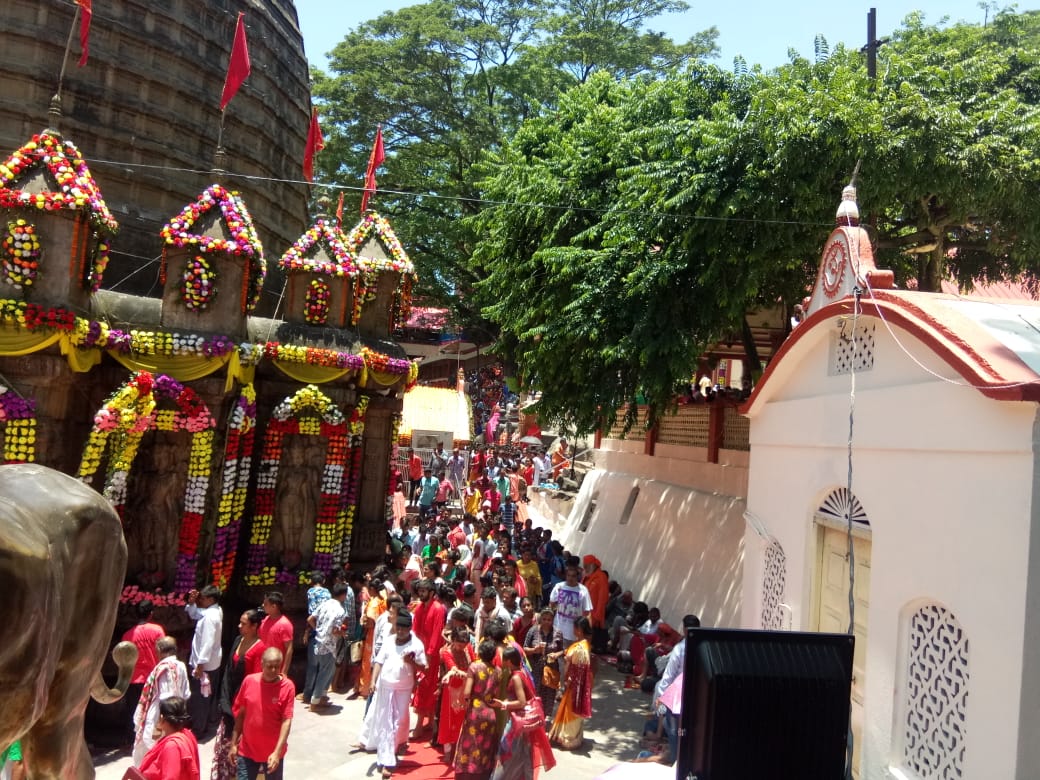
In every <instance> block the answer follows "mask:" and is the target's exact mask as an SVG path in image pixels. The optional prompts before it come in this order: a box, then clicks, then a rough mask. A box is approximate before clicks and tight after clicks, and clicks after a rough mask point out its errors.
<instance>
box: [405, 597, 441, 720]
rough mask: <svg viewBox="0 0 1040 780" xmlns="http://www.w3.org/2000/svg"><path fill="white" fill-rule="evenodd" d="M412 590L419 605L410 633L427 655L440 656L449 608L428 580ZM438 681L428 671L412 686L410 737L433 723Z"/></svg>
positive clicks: (429, 656) (435, 714)
mask: <svg viewBox="0 0 1040 780" xmlns="http://www.w3.org/2000/svg"><path fill="white" fill-rule="evenodd" d="M415 592H416V594H417V595H418V596H419V606H417V607H416V608H415V612H414V614H413V618H414V623H413V624H412V633H414V634H415V636H416V637H417V638H418V639H419V641H420V642H422V645H423V649H424V650H425V651H426V657H427V658H438V659H439V658H440V651H441V645H442V644H443V643H444V636H443V633H442V632H443V631H444V623H445V622H446V621H447V619H448V611H447V609H445V607H444V604H442V603H441V602H440V600H439V599H436V598H434V593H435V592H436V585H434V583H433V582H431V581H430V580H428V579H422V580H419V581H418V582H417V583H415ZM439 682H440V680H439V678H438V676H437V675H436V674H427V675H425V676H424V677H423V678H422V680H421V681H420V682H419V685H418V686H417V687H416V689H415V698H414V700H413V704H414V705H415V714H416V716H417V722H416V724H415V732H414V734H413V735H412V738H413V739H418V738H419V735H420V734H421V733H422V732H423V729H425V728H426V725H427V724H429V725H431V726H432V725H433V719H434V718H435V717H437V684H438V683H439Z"/></svg>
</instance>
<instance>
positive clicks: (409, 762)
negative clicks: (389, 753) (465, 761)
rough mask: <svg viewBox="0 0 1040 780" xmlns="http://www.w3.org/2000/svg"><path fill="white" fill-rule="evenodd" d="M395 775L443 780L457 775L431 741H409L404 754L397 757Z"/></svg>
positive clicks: (412, 778) (411, 779) (416, 778)
mask: <svg viewBox="0 0 1040 780" xmlns="http://www.w3.org/2000/svg"><path fill="white" fill-rule="evenodd" d="M427 739H428V738H427ZM394 777H395V778H396V777H407V778H408V780H434V778H437V779H438V780H443V778H450V777H455V772H454V770H452V768H451V767H450V766H448V765H447V764H445V763H444V756H443V754H442V753H441V751H439V750H436V749H434V748H432V747H430V743H429V741H426V742H418V743H414V742H409V743H408V747H407V748H406V749H405V752H404V755H403V756H398V758H397V768H396V769H395V770H394Z"/></svg>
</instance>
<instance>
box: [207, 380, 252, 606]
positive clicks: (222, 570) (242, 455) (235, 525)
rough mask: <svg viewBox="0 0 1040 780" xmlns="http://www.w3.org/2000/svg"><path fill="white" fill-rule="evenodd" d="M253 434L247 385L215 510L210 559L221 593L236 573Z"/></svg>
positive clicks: (234, 416)
mask: <svg viewBox="0 0 1040 780" xmlns="http://www.w3.org/2000/svg"><path fill="white" fill-rule="evenodd" d="M255 434H256V390H254V389H253V385H252V384H248V385H246V386H245V387H243V388H242V393H241V395H239V397H238V400H237V401H236V402H235V407H234V409H232V410H231V419H230V420H229V421H228V434H227V442H226V444H225V445H224V479H223V484H222V487H221V491H220V505H219V507H218V509H217V531H216V535H215V537H214V540H213V553H212V555H211V556H210V571H211V575H212V581H213V584H214V585H216V586H217V587H218V588H220V589H221V590H227V587H228V585H229V584H230V582H231V575H232V573H233V572H234V570H235V554H236V552H237V551H238V539H239V534H240V532H241V529H242V517H243V515H244V514H245V506H246V493H247V491H248V489H249V471H250V466H251V464H252V460H253V440H254V437H255Z"/></svg>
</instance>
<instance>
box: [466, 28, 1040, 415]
mask: <svg viewBox="0 0 1040 780" xmlns="http://www.w3.org/2000/svg"><path fill="white" fill-rule="evenodd" d="M1036 29H1037V27H1036V18H1035V16H1033V15H1015V14H1008V13H1002V14H999V15H998V16H997V17H996V18H995V19H994V21H993V23H992V24H990V25H988V26H987V27H985V28H983V27H979V26H973V25H963V24H961V25H955V26H952V27H949V28H947V27H942V26H939V27H927V26H925V25H923V24H922V23H921V21H920V19H919V17H916V16H913V17H910V18H909V19H908V21H907V24H906V27H905V29H904V30H902V31H900V33H899V34H898V35H897V36H896V38H895V39H894V40H893V41H892V42H891V43H890V44H889V45H888V46H886V48H885V49H884V50H883V54H884V56H883V57H881V58H880V68H879V69H880V71H881V72H882V74H883V75H882V78H881V79H880V81H879V83H878V84H877V85H876V89H874V88H873V86H874V85H872V84H871V83H870V82H869V80H868V78H867V74H866V72H865V67H864V63H863V60H862V57H861V55H860V54H859V53H857V52H850V51H847V50H845V49H844V48H843V47H840V46H839V47H837V48H836V49H835V50H834V51H827V52H826V56H819V52H818V53H817V54H818V56H817V57H816V61H814V62H810V61H808V60H806V59H804V58H801V57H798V56H796V55H795V56H793V57H792V61H791V63H790V64H788V65H785V66H783V67H781V68H779V69H777V70H776V71H773V72H769V73H763V72H761V70H759V69H755V70H753V71H752V72H751V73H750V74H746V73H745V72H744V71H743V69H741V71H740V72H739V73H738V74H737V75H734V76H730V75H728V74H725V73H722V72H721V71H719V70H718V69H716V68H711V67H697V66H695V67H691V68H688V69H685V70H683V71H680V72H677V73H676V74H675V75H673V76H671V77H669V78H666V79H658V80H655V81H651V80H645V79H636V80H630V81H624V82H621V83H617V84H614V83H608V81H609V80H602V79H597V78H592V79H590V80H589V82H588V84H586V85H583V86H581V87H579V88H576V89H575V90H573V91H572V92H570V93H568V94H567V96H566V97H565V98H564V99H563V100H561V102H560V107H559V109H558V110H556V111H549V112H546V114H545V115H543V116H542V117H539V118H536V119H534V120H531V121H529V122H528V123H526V124H525V126H524V127H523V128H522V129H521V130H520V131H519V132H518V133H517V134H516V137H515V139H514V141H513V142H512V143H511V144H509V145H508V146H507V147H506V148H505V149H504V150H503V151H502V152H501V153H499V154H497V155H495V156H494V157H493V158H491V162H490V164H489V165H488V167H487V169H486V174H487V179H486V181H485V182H484V183H483V186H484V187H485V188H486V190H487V192H488V194H489V197H491V198H493V199H495V200H501V201H503V202H506V203H509V204H512V205H509V206H502V207H498V208H494V209H486V210H484V211H483V212H482V213H481V214H480V216H479V217H478V218H477V219H476V220H475V224H476V225H478V234H479V235H480V237H481V240H480V244H478V246H477V248H476V251H475V259H476V260H477V261H478V262H480V263H481V267H482V268H483V269H485V270H486V272H487V273H488V274H489V277H488V279H487V281H486V282H484V283H483V284H482V286H481V288H480V289H481V291H482V292H483V293H484V295H485V296H486V297H485V299H486V300H488V301H489V305H488V306H487V308H486V309H485V314H486V315H487V316H489V317H490V318H492V319H493V320H495V321H497V322H498V323H499V324H500V326H501V328H502V330H503V332H504V334H505V335H504V338H503V340H502V344H503V348H504V349H506V350H507V351H508V353H509V354H510V356H512V357H514V358H515V359H516V360H517V362H518V363H519V364H520V365H521V366H522V367H523V369H524V370H525V372H526V376H527V377H528V378H529V380H530V381H532V382H533V383H535V384H537V386H538V387H540V388H541V389H542V390H543V393H544V394H543V401H542V407H543V410H544V411H545V413H546V414H547V416H549V417H550V418H551V419H553V420H554V421H557V422H564V423H569V424H572V425H575V426H577V427H578V428H579V429H582V430H588V429H590V428H592V427H596V426H599V425H603V424H604V423H609V422H610V421H611V420H612V419H613V417H614V413H615V410H616V408H617V407H618V406H619V405H621V404H622V403H625V402H627V401H631V400H632V399H633V398H634V397H635V395H636V394H637V393H641V394H642V395H644V396H645V397H646V399H647V400H648V402H649V403H650V405H651V406H652V408H653V411H654V413H655V414H659V413H662V412H663V411H664V410H665V409H667V407H668V406H669V404H670V402H671V394H672V391H673V384H672V383H673V382H674V381H675V380H676V379H683V378H686V377H689V376H690V374H691V373H692V370H693V367H694V366H695V361H696V358H697V356H698V355H700V354H702V351H703V350H704V348H705V347H706V346H707V345H709V344H711V343H712V342H713V341H715V340H716V339H718V338H719V337H720V336H722V335H723V334H725V333H728V332H732V331H734V330H739V329H740V326H741V324H742V320H743V318H744V315H745V313H746V312H747V311H748V310H749V309H752V308H755V307H756V306H759V305H762V304H770V303H773V302H775V301H777V300H778V299H781V300H787V301H793V300H797V299H799V298H801V297H802V296H803V295H804V294H805V291H806V289H807V288H808V286H809V285H811V283H812V279H813V278H814V275H815V268H816V266H817V264H818V258H819V249H820V245H821V244H822V242H823V238H824V236H825V235H826V233H827V232H828V229H829V226H830V225H832V224H833V215H834V209H835V206H836V205H837V202H838V197H839V193H840V191H841V188H842V186H843V185H844V184H845V183H847V182H848V180H849V178H850V176H851V175H852V172H853V170H855V169H856V168H857V166H858V167H859V170H860V178H859V181H858V185H859V194H860V199H859V200H860V207H861V211H863V212H864V215H865V221H867V222H872V223H874V225H875V231H876V236H877V245H878V247H879V249H880V255H881V260H882V263H886V262H887V263H888V264H890V266H894V267H895V268H896V270H897V273H898V275H899V277H898V278H899V279H900V280H901V281H903V282H906V281H911V280H913V281H916V282H918V283H919V286H920V287H921V288H922V289H936V288H937V286H938V284H939V281H940V280H941V279H942V278H944V275H945V274H947V273H955V274H956V275H957V278H958V280H959V281H960V282H961V283H962V284H963V285H969V284H970V283H971V280H972V279H1003V278H1015V277H1017V276H1018V275H1020V274H1022V273H1025V274H1027V278H1029V279H1035V276H1034V275H1033V274H1035V272H1036V265H1035V261H1033V260H1032V259H1031V258H1032V257H1033V256H1035V254H1036V239H1037V231H1038V230H1040V219H1038V216H1037V214H1036V212H1035V209H1033V208H1032V205H1031V203H1030V200H1029V197H1028V193H1030V192H1033V191H1036V188H1037V185H1040V180H1038V176H1040V158H1038V157H1037V154H1036V151H1035V150H1036V149H1037V148H1038V146H1040V121H1038V115H1037V110H1036V106H1035V102H1036V90H1037V85H1038V84H1040V81H1038V80H1037V78H1036V76H1037V72H1036V63H1037V61H1038V56H1040V47H1038V46H1037V43H1036V41H1037V35H1036ZM523 204H553V205H556V206H564V207H568V208H562V209H561V208H551V207H546V206H538V207H531V206H525V205H523ZM917 258H922V261H921V262H920V263H919V262H917Z"/></svg>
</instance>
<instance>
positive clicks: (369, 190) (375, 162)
mask: <svg viewBox="0 0 1040 780" xmlns="http://www.w3.org/2000/svg"><path fill="white" fill-rule="evenodd" d="M385 159H386V155H385V154H384V153H383V126H382V125H379V127H377V128H376V143H375V145H374V146H373V147H372V156H371V157H369V158H368V170H367V171H366V172H365V192H364V193H363V194H362V195H361V213H362V214H364V213H365V207H366V206H368V199H369V198H370V197H371V196H372V195H375V194H376V168H378V167H379V166H380V165H382V164H383V160H385Z"/></svg>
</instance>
